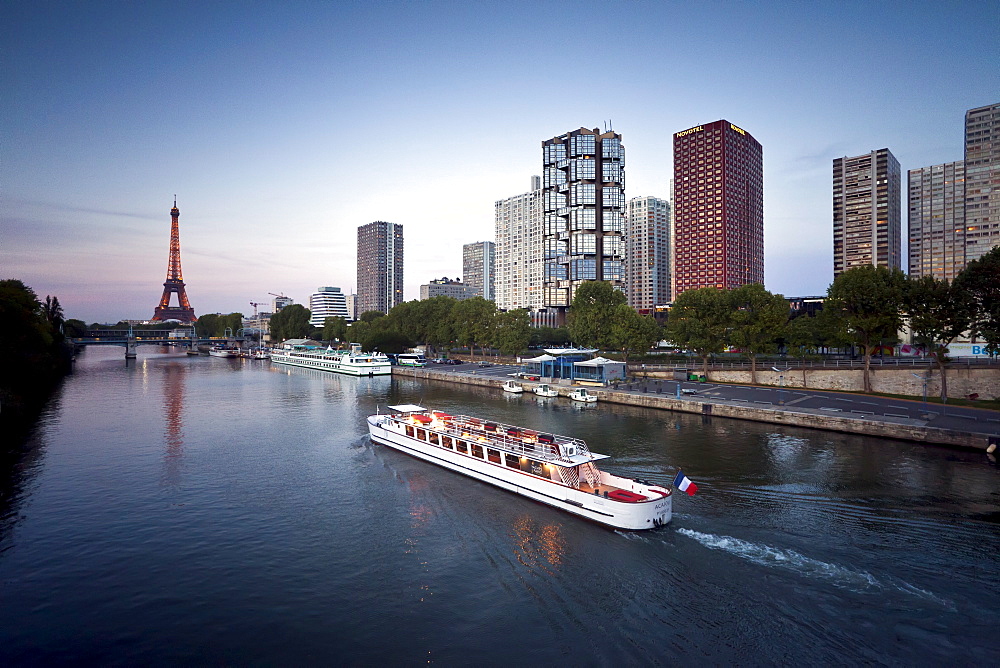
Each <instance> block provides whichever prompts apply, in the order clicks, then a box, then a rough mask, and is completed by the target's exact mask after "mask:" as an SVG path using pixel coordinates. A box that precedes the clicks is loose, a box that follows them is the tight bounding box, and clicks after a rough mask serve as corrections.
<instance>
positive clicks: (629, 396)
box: [392, 367, 990, 450]
mask: <svg viewBox="0 0 1000 668" xmlns="http://www.w3.org/2000/svg"><path fill="white" fill-rule="evenodd" d="M392 373H393V375H396V376H410V377H415V378H425V379H428V380H440V381H444V382H446V383H462V384H465V385H477V386H480V387H493V388H496V389H497V391H502V390H501V389H500V386H501V385H502V384H503V382H504V381H503V380H500V379H497V378H494V377H488V376H476V375H474V374H466V373H450V372H442V371H434V370H431V369H426V368H424V369H414V368H411V367H393V368H392ZM746 373H747V374H748V375H749V371H747V372H746ZM759 373H760V372H758V375H759ZM772 373H773V372H772ZM775 376H777V374H775ZM949 380H950V378H949ZM523 385H524V388H525V391H526V392H530V391H531V388H532V387H533V386H534V385H535V383H523ZM550 387H552V389H554V390H556V391H558V392H559V395H560V396H563V397H565V396H568V395H569V393H570V392H571V391H572V388H571V387H566V386H555V385H550ZM587 390H588V391H589V392H593V393H595V394H597V395H598V397H599V401H603V402H606V403H616V404H624V405H628V406H641V407H644V408H656V409H660V410H668V411H676V412H679V413H693V414H697V415H705V416H716V417H725V418H733V419H737V420H752V421H755V422H769V423H772V424H786V425H791V426H794V427H807V428H810V429H825V430H828V431H840V432H845V433H849V434H861V435H864V436H878V437H882V438H895V439H900V440H906V441H917V442H921V443H928V444H936V445H949V446H954V447H959V448H967V449H973V450H986V448H987V447H989V445H990V442H989V437H988V436H986V435H984V434H972V433H969V432H962V431H955V430H951V429H938V428H936V427H927V426H923V425H919V424H914V423H913V421H912V420H895V419H890V418H885V419H882V420H872V419H870V418H865V417H861V416H859V417H850V416H847V415H838V416H833V415H821V414H814V413H808V412H799V411H788V410H782V409H778V408H755V407H751V406H746V405H730V404H726V403H722V402H718V401H703V400H700V399H677V398H674V397H667V396H661V395H649V394H633V393H628V392H617V391H614V390H612V389H603V388H593V387H589V388H587Z"/></svg>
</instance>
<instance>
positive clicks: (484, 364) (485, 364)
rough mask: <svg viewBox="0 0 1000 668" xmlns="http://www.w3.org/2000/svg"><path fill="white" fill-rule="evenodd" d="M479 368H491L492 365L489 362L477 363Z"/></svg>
mask: <svg viewBox="0 0 1000 668" xmlns="http://www.w3.org/2000/svg"><path fill="white" fill-rule="evenodd" d="M479 366H482V367H487V366H493V365H492V364H490V363H489V362H480V363H479Z"/></svg>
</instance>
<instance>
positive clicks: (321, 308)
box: [309, 287, 349, 327]
mask: <svg viewBox="0 0 1000 668" xmlns="http://www.w3.org/2000/svg"><path fill="white" fill-rule="evenodd" d="M309 312H310V313H311V314H312V315H311V316H310V317H309V324H310V325H312V326H313V327H322V326H323V323H324V322H325V321H326V319H327V318H330V317H336V318H343V319H344V320H348V319H349V318H348V312H347V299H346V298H345V296H344V293H343V292H341V291H340V288H333V287H320V288H316V292H314V293H312V294H311V295H310V296H309Z"/></svg>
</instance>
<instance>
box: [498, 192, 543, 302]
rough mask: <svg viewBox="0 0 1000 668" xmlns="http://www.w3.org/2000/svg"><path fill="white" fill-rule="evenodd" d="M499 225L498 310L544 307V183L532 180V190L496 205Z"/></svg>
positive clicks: (499, 201)
mask: <svg viewBox="0 0 1000 668" xmlns="http://www.w3.org/2000/svg"><path fill="white" fill-rule="evenodd" d="M494 212H495V223H496V280H495V281H494V290H495V293H496V297H495V300H496V304H497V308H500V309H504V310H506V311H509V310H512V309H518V308H523V309H529V310H532V311H537V310H538V309H540V308H541V307H542V301H543V300H542V275H543V269H544V266H545V263H544V259H543V257H542V184H541V177H539V176H532V177H531V190H530V191H529V192H526V193H524V194H523V195H516V196H514V197H508V198H507V199H502V200H498V201H497V202H496V203H495V204H494Z"/></svg>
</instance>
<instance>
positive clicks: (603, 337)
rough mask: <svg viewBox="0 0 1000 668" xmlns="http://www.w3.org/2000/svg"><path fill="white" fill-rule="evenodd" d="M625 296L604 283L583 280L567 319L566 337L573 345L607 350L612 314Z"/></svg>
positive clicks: (611, 343) (611, 345)
mask: <svg viewBox="0 0 1000 668" xmlns="http://www.w3.org/2000/svg"><path fill="white" fill-rule="evenodd" d="M625 302H626V299H625V295H624V294H623V293H622V292H621V291H620V290H615V289H614V287H613V286H612V285H611V283H609V282H608V281H586V282H584V283H582V284H581V285H580V287H578V288H577V289H576V294H574V295H573V304H572V306H570V309H569V314H568V316H567V320H568V325H569V334H570V336H571V337H572V339H573V341H575V342H576V344H577V345H581V346H594V347H596V348H611V347H613V341H612V337H611V323H612V314H613V313H614V312H615V308H616V307H617V306H619V305H621V304H625Z"/></svg>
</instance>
